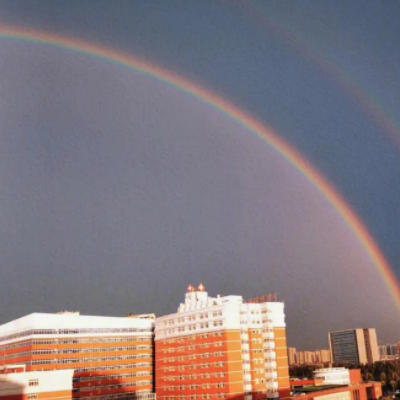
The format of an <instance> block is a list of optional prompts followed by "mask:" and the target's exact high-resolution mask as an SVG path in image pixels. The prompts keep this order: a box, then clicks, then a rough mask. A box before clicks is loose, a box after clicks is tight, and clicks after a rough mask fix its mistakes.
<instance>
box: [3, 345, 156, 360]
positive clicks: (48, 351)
mask: <svg viewBox="0 0 400 400" xmlns="http://www.w3.org/2000/svg"><path fill="white" fill-rule="evenodd" d="M152 349H153V346H146V345H141V346H121V347H86V348H78V349H73V348H72V349H34V350H30V351H24V352H19V353H12V354H9V355H8V356H7V357H6V358H16V357H24V356H27V355H38V354H75V353H100V352H106V351H129V350H152Z"/></svg>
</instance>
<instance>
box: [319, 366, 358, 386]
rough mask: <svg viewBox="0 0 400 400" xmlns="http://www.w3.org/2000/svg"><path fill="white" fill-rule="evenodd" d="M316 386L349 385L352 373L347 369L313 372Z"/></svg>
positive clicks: (328, 369)
mask: <svg viewBox="0 0 400 400" xmlns="http://www.w3.org/2000/svg"><path fill="white" fill-rule="evenodd" d="M313 378H314V381H315V386H325V385H349V384H350V373H349V370H348V369H347V368H322V369H317V370H315V371H314V372H313Z"/></svg>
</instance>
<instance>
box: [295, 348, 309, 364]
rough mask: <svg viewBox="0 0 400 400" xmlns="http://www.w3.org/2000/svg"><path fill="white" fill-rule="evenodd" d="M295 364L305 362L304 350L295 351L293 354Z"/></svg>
mask: <svg viewBox="0 0 400 400" xmlns="http://www.w3.org/2000/svg"><path fill="white" fill-rule="evenodd" d="M295 360H296V364H298V365H303V364H305V363H306V359H305V352H304V351H297V352H296V354H295Z"/></svg>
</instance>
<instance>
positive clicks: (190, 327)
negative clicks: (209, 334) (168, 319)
mask: <svg viewBox="0 0 400 400" xmlns="http://www.w3.org/2000/svg"><path fill="white" fill-rule="evenodd" d="M223 325H224V321H223V320H218V321H212V322H211V321H210V322H202V323H198V324H193V325H184V326H178V328H170V329H166V330H165V332H166V333H168V334H172V333H175V332H187V331H196V330H198V329H208V328H211V327H216V326H223Z"/></svg>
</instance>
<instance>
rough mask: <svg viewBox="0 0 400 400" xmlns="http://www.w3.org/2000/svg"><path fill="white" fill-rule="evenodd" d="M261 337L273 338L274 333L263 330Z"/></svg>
mask: <svg viewBox="0 0 400 400" xmlns="http://www.w3.org/2000/svg"><path fill="white" fill-rule="evenodd" d="M262 337H263V339H273V338H274V334H273V332H264V333H263V334H262Z"/></svg>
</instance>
